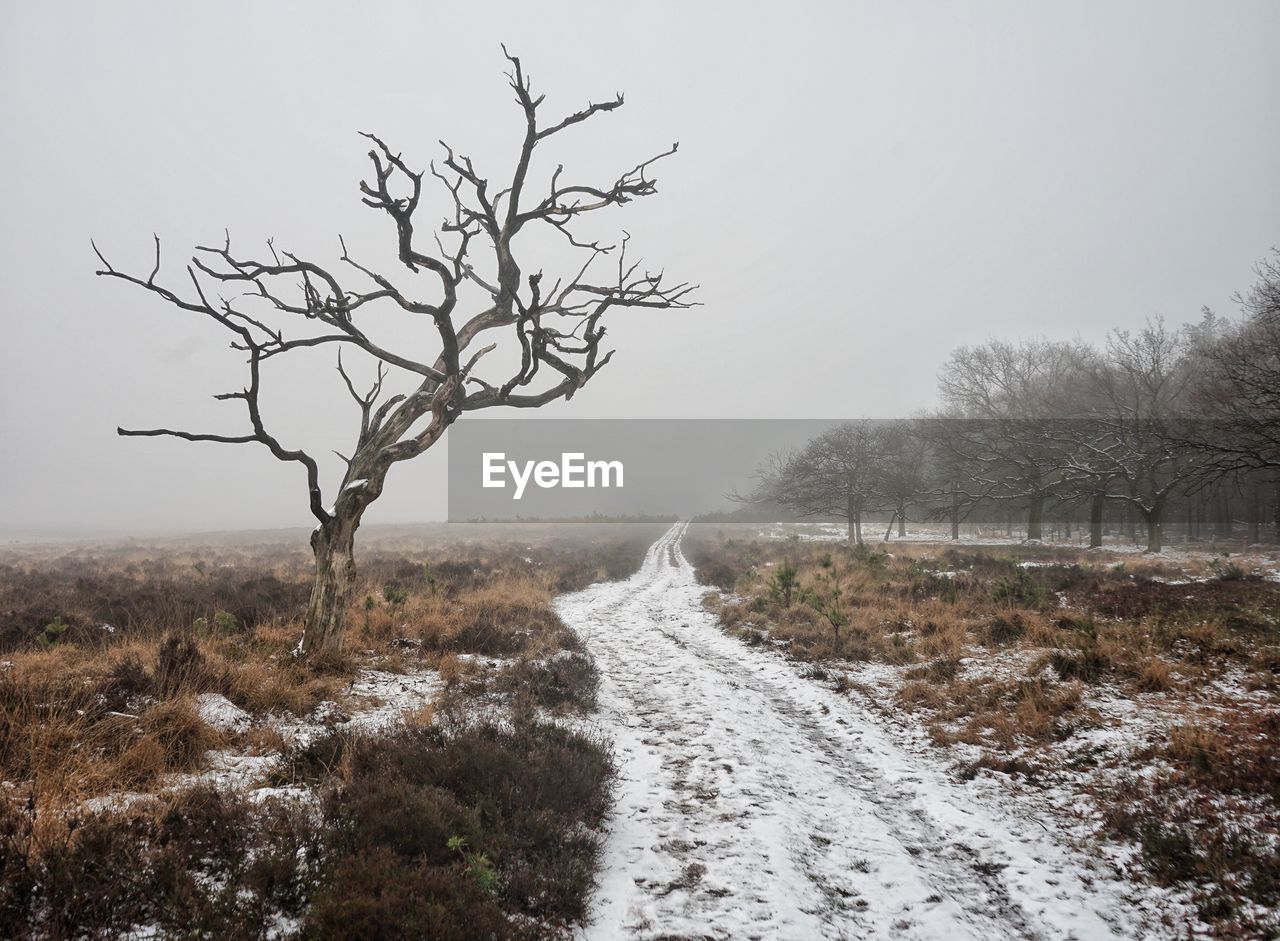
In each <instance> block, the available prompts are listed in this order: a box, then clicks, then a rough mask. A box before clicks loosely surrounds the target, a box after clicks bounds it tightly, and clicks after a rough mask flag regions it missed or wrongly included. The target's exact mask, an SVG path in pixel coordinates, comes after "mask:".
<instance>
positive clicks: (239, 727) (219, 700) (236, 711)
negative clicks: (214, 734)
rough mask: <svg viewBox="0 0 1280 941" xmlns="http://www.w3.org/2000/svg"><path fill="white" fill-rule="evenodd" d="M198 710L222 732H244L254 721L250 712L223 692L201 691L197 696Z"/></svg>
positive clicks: (204, 718) (206, 720) (202, 716)
mask: <svg viewBox="0 0 1280 941" xmlns="http://www.w3.org/2000/svg"><path fill="white" fill-rule="evenodd" d="M196 712H197V713H198V714H199V716H200V718H201V719H202V720H204V722H205V723H207V724H208V725H211V726H213V727H214V728H215V729H217V730H218V731H220V732H236V733H239V732H243V731H244V730H245V729H247V728H248V727H249V724H250V723H251V722H252V721H253V717H252V716H251V715H249V713H247V712H245V711H244V710H243V709H241V708H240V707H239V706H237V705H236V704H235V703H233V702H232V701H231V700H229V699H228V698H227V697H226V696H223V695H222V694H221V693H201V694H200V695H199V696H198V697H196Z"/></svg>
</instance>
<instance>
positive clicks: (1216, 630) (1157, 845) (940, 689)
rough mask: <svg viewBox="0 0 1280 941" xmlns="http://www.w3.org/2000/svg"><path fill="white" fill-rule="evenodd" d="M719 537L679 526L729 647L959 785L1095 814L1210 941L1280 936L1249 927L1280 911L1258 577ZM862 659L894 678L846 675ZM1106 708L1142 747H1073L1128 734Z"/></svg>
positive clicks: (1267, 590) (1042, 554)
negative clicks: (944, 769) (993, 787)
mask: <svg viewBox="0 0 1280 941" xmlns="http://www.w3.org/2000/svg"><path fill="white" fill-rule="evenodd" d="M716 529H717V527H714V526H708V527H694V529H693V532H692V534H691V537H690V539H689V540H688V542H687V543H686V547H685V551H686V554H687V555H688V556H689V557H690V559H691V560H692V561H693V562H694V564H695V566H696V567H697V570H698V573H699V577H700V579H701V580H702V581H703V582H704V583H705V584H707V585H708V586H714V587H716V588H718V589H720V590H721V591H723V592H732V595H728V594H720V593H718V592H716V593H711V594H709V595H708V597H706V598H705V599H704V605H705V606H706V607H708V608H709V609H711V610H714V611H716V612H717V614H718V616H719V618H720V621H721V623H722V625H723V626H724V628H725V629H726V630H727V631H729V632H731V633H733V634H735V635H737V636H739V637H741V638H742V639H743V640H744V641H746V642H748V643H753V644H766V643H772V644H775V645H778V646H779V647H780V648H781V649H784V650H785V652H786V653H787V654H788V655H789V656H791V657H794V658H797V659H800V660H805V661H812V662H814V664H815V666H814V667H813V668H812V670H811V671H810V673H811V675H812V676H813V677H814V678H817V679H821V680H823V681H831V680H832V677H834V678H835V679H834V684H835V688H836V689H837V690H839V691H841V692H846V691H851V692H854V693H855V694H857V693H859V692H861V693H862V694H867V693H869V694H870V697H871V700H872V701H873V702H885V701H892V702H894V703H895V705H896V707H897V708H899V709H902V710H904V711H907V712H910V713H912V714H913V715H914V716H916V717H917V718H918V719H919V721H921V722H922V723H923V724H924V726H925V727H926V729H927V730H928V731H929V733H930V735H931V737H932V739H933V740H934V741H935V742H937V743H938V744H940V745H944V746H951V745H954V746H957V747H958V754H960V755H962V756H966V757H964V758H963V759H962V764H961V771H962V773H964V774H966V775H968V774H975V773H978V772H979V771H981V770H983V769H987V770H990V771H996V772H1000V773H1003V774H1009V775H1017V776H1019V777H1020V778H1023V779H1026V780H1028V781H1052V782H1056V786H1067V787H1073V788H1077V789H1078V791H1079V793H1080V794H1081V795H1088V796H1090V797H1092V798H1093V799H1094V800H1096V801H1097V802H1098V803H1099V804H1100V805H1101V806H1102V807H1103V809H1104V811H1105V816H1106V824H1107V827H1108V831H1107V833H1108V834H1109V835H1112V836H1121V837H1124V838H1128V839H1132V840H1134V841H1136V842H1137V843H1138V845H1139V847H1140V849H1141V852H1142V859H1143V860H1144V863H1145V864H1146V866H1147V869H1148V872H1149V874H1150V875H1151V876H1152V878H1155V879H1157V880H1158V881H1162V882H1166V883H1167V884H1170V885H1182V886H1187V885H1190V886H1193V887H1194V892H1195V893H1197V899H1198V901H1199V902H1200V906H1201V914H1202V916H1203V917H1204V918H1205V919H1206V920H1207V921H1208V922H1210V923H1211V924H1213V925H1215V926H1216V929H1217V930H1218V931H1219V932H1220V933H1221V934H1222V936H1224V937H1231V936H1239V935H1241V934H1244V935H1252V934H1264V935H1265V934H1266V933H1267V932H1268V931H1276V930H1280V922H1276V920H1275V919H1272V920H1271V921H1270V922H1268V921H1267V919H1266V917H1260V916H1258V915H1257V913H1258V912H1259V911H1265V910H1268V909H1269V910H1271V911H1273V912H1274V911H1275V910H1276V906H1277V905H1280V865H1278V864H1276V863H1275V860H1274V851H1273V848H1274V845H1275V842H1274V841H1276V840H1277V839H1280V585H1278V584H1276V582H1274V581H1267V580H1264V579H1262V578H1259V577H1257V574H1256V573H1257V571H1258V570H1259V568H1260V562H1259V560H1252V561H1251V560H1250V559H1248V558H1237V557H1232V558H1230V559H1226V558H1220V559H1216V560H1215V559H1206V558H1203V557H1193V558H1189V559H1186V560H1182V559H1178V560H1168V559H1147V558H1135V557H1133V556H1120V555H1115V554H1109V553H1089V552H1085V551H1080V550H1072V549H1059V548H1052V547H1043V546H1009V547H983V548H976V547H974V548H957V547H952V546H946V545H920V544H894V545H891V546H889V547H888V548H889V550H890V551H891V552H892V555H888V554H886V553H884V552H882V551H874V550H863V551H859V552H855V551H852V550H850V549H848V548H847V547H845V546H843V545H838V544H833V543H814V542H800V541H798V540H756V539H734V538H731V537H727V536H724V535H721V534H719V533H717V532H716ZM1022 563H1030V564H1027V565H1024V564H1022ZM788 567H790V568H794V570H795V575H794V577H793V578H783V577H782V575H781V573H782V572H783V570H784V569H786V568H788ZM788 582H789V583H791V585H792V587H791V591H790V595H791V597H790V603H789V604H788V603H787V599H786V593H784V592H783V591H782V588H783V587H784V583H788ZM837 586H838V588H839V595H838V597H835V596H834V592H833V588H834V587H837ZM833 615H834V617H833ZM862 662H875V663H880V664H888V665H890V666H891V667H893V668H895V669H896V674H895V673H889V674H888V675H889V676H891V677H892V676H895V675H896V680H894V679H885V678H884V677H885V676H886V672H885V671H884V670H879V671H875V672H874V673H871V674H870V676H871V677H872V679H862V678H859V676H858V672H859V671H858V664H859V663H862ZM1219 684H1221V685H1219ZM1240 688H1243V690H1244V691H1247V693H1248V695H1244V694H1240V693H1237V692H1235V691H1236V690H1237V689H1240ZM1117 700H1129V702H1130V703H1131V708H1130V709H1129V710H1128V711H1126V712H1124V713H1122V715H1124V716H1126V717H1128V716H1138V717H1139V718H1140V719H1141V720H1142V722H1143V723H1144V724H1143V726H1142V729H1143V731H1142V733H1141V734H1137V733H1136V732H1135V734H1134V735H1133V738H1132V743H1133V744H1131V745H1128V746H1121V747H1119V748H1105V749H1103V750H1102V752H1101V753H1100V752H1099V750H1098V748H1096V747H1095V746H1094V745H1092V744H1090V742H1092V741H1095V740H1096V739H1090V738H1088V737H1087V735H1088V733H1089V732H1090V731H1091V730H1094V729H1101V728H1103V727H1106V728H1110V729H1113V730H1115V729H1123V725H1122V724H1121V721H1122V720H1119V719H1117V718H1115V715H1116V714H1115V713H1114V712H1109V711H1108V710H1107V709H1106V708H1104V707H1105V706H1107V704H1108V703H1114V702H1115V701H1117ZM1129 721H1130V719H1128V718H1125V719H1123V722H1125V723H1127V722H1129ZM1161 729H1163V730H1164V733H1163V740H1162V741H1157V742H1156V743H1155V744H1150V745H1147V744H1144V741H1145V740H1146V739H1148V738H1150V737H1151V736H1153V735H1154V736H1155V737H1156V738H1157V739H1159V738H1160V731H1159V730H1161ZM1080 742H1083V744H1081V745H1080V746H1079V748H1077V743H1080ZM1268 847H1270V848H1271V849H1268ZM1267 925H1270V927H1266V926H1267Z"/></svg>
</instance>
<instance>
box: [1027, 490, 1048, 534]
mask: <svg viewBox="0 0 1280 941" xmlns="http://www.w3.org/2000/svg"><path fill="white" fill-rule="evenodd" d="M1043 533H1044V496H1043V495H1041V494H1036V495H1035V496H1033V497H1032V498H1031V506H1030V507H1029V508H1028V509H1027V539H1028V540H1031V539H1035V540H1040V539H1042V538H1043Z"/></svg>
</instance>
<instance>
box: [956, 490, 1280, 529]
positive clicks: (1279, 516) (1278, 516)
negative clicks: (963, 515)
mask: <svg viewBox="0 0 1280 941" xmlns="http://www.w3.org/2000/svg"><path fill="white" fill-rule="evenodd" d="M1277 491H1280V487H1277ZM1276 529H1277V530H1280V512H1277V513H1276ZM959 538H960V494H959V493H957V492H956V491H955V490H952V491H951V539H952V540H953V541H954V540H957V539H959Z"/></svg>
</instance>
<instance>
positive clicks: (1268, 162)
mask: <svg viewBox="0 0 1280 941" xmlns="http://www.w3.org/2000/svg"><path fill="white" fill-rule="evenodd" d="M0 9H2V10H3V14H2V17H3V21H2V22H0V75H2V76H3V82H2V87H0V122H3V128H4V135H5V142H6V146H5V147H4V148H3V150H0V187H2V188H3V200H4V207H5V211H4V215H3V222H0V275H2V276H3V285H4V290H5V295H6V297H5V303H4V304H3V305H0V317H2V318H3V340H0V442H3V443H2V444H0V455H2V456H0V534H3V533H9V534H13V533H17V532H26V531H31V530H58V531H64V532H65V531H75V532H96V531H114V532H129V531H137V532H145V531H153V530H156V529H164V530H192V529H219V528H258V527H274V526H281V525H293V524H299V525H310V521H309V517H308V514H307V511H306V506H305V498H304V493H303V487H302V481H301V479H300V469H299V468H298V466H296V465H284V464H279V463H277V462H275V461H274V460H273V459H272V458H271V457H270V456H269V455H268V454H267V453H266V451H265V449H262V448H259V447H251V446H238V447H231V446H221V445H213V444H191V443H186V442H181V441H175V440H140V439H121V438H117V437H116V436H115V434H114V429H115V427H116V425H117V424H125V425H133V426H136V427H149V426H156V425H167V426H170V427H173V426H183V427H190V428H193V429H196V430H220V431H223V432H226V433H233V434H234V433H240V432H241V430H242V426H241V422H242V421H243V416H242V410H241V408H240V407H239V404H238V403H216V402H213V401H212V400H211V398H210V395H211V394H212V393H215V392H222V391H226V390H228V389H233V388H238V387H239V386H240V384H241V383H242V382H243V378H242V371H241V370H242V367H241V365H240V363H239V361H238V359H237V357H236V355H235V354H234V353H232V352H230V351H229V350H228V349H227V348H226V339H227V338H226V337H225V336H224V335H223V332H222V331H221V330H220V328H218V327H217V326H216V325H214V324H211V323H209V322H207V321H205V322H201V321H200V320H199V319H197V318H196V317H195V316H193V315H189V314H184V313H182V312H180V311H174V310H169V309H166V308H165V307H164V306H163V304H161V303H160V302H158V301H157V300H156V299H155V298H151V297H147V296H144V295H142V294H141V293H140V292H136V291H132V290H129V289H127V287H126V286H124V285H121V284H119V283H109V282H107V281H105V280H103V279H96V278H94V276H93V274H92V272H93V270H94V268H95V267H96V259H95V258H94V257H93V255H92V253H91V251H90V248H89V238H90V236H91V235H92V236H93V237H94V238H95V239H96V240H97V242H98V244H99V246H100V247H102V248H103V250H104V251H105V252H106V253H107V254H108V257H109V258H110V259H111V260H112V262H113V263H114V264H115V265H116V266H117V267H132V268H134V269H138V270H140V271H141V272H142V273H144V274H145V272H146V270H147V269H148V268H149V267H150V261H151V258H150V250H151V247H150V239H151V233H152V232H153V231H154V232H156V233H158V234H159V235H160V236H161V237H162V238H163V239H164V242H165V245H166V246H167V251H168V254H167V256H166V257H167V265H166V269H165V270H166V272H168V273H169V274H171V275H173V274H181V268H180V266H179V263H180V261H181V260H182V259H183V257H184V255H183V253H184V252H185V251H189V249H190V246H192V245H194V244H197V243H201V242H209V241H212V240H217V239H219V238H220V235H221V233H222V230H223V228H224V227H227V228H229V229H230V231H231V233H232V236H233V238H234V239H235V240H236V242H237V243H238V244H241V245H245V246H249V245H251V244H253V243H254V242H255V241H256V240H259V239H261V238H264V237H266V236H274V238H275V239H276V243H277V244H278V245H280V246H283V247H286V248H295V249H298V250H300V251H302V252H305V253H307V254H309V255H312V256H314V257H316V258H317V259H318V260H325V261H334V260H335V257H334V256H335V253H336V236H337V233H339V232H342V233H343V234H344V235H345V236H346V238H347V240H348V244H350V245H352V246H353V249H355V250H357V251H358V252H360V253H363V254H364V257H369V258H375V259H376V258H380V257H384V256H385V253H386V252H387V251H388V250H389V247H390V245H391V233H390V232H389V230H388V226H389V223H388V221H387V220H386V219H385V217H379V216H378V215H377V214H375V213H374V212H373V211H372V210H369V209H367V208H365V207H363V206H362V205H361V204H360V202H359V198H358V193H357V191H356V183H357V181H358V180H359V179H360V178H361V177H362V176H363V175H364V174H365V172H366V166H367V164H366V158H365V152H366V150H367V147H366V146H365V145H366V142H365V141H363V139H361V138H359V137H358V136H357V135H356V132H357V131H358V130H364V129H367V130H373V131H376V132H378V133H379V134H381V135H383V136H384V137H385V138H386V139H387V140H388V141H389V142H391V143H392V145H393V146H394V147H395V148H397V149H400V150H402V151H403V153H404V155H405V157H406V159H408V160H409V161H410V162H412V163H415V164H418V165H423V164H425V163H426V161H427V160H429V159H430V158H432V157H433V156H436V155H437V154H438V152H439V148H438V145H437V144H436V143H435V142H436V140H437V139H439V138H444V139H446V140H448V141H450V142H451V143H453V144H455V146H458V147H460V148H462V149H464V150H465V151H466V152H468V153H470V154H471V155H473V156H474V157H475V158H476V160H477V161H479V162H480V163H481V165H482V166H483V167H485V168H486V169H487V171H488V172H489V173H490V175H492V176H493V177H494V178H497V177H498V176H500V175H501V174H503V173H506V172H509V167H510V166H511V164H512V162H513V159H514V151H513V144H514V143H515V142H516V141H517V140H518V134H519V132H520V130H521V128H520V120H521V119H520V115H519V113H518V111H517V109H516V107H515V105H514V104H513V102H512V96H511V93H510V90H509V89H508V88H507V87H506V84H505V79H504V78H503V71H504V69H505V62H504V61H503V59H502V56H501V51H500V49H499V43H500V42H506V43H507V44H508V46H509V47H510V48H511V50H512V51H513V52H515V53H517V54H518V55H520V56H521V57H522V58H523V60H524V63H525V65H526V68H527V70H528V71H529V72H530V73H531V75H532V77H533V81H534V83H535V89H536V90H537V91H541V92H545V93H546V94H547V105H546V108H547V109H548V111H550V112H556V111H561V110H563V111H564V112H565V113H568V112H570V111H573V110H576V109H577V108H579V107H581V106H582V105H583V104H584V103H585V102H586V100H587V99H588V98H589V97H590V98H594V99H596V100H599V99H600V98H603V97H606V96H608V95H610V94H612V93H613V92H614V91H616V90H622V91H624V92H625V93H626V96H627V104H626V107H624V108H623V109H622V110H620V111H618V112H616V113H613V114H609V115H605V116H603V117H601V118H599V119H598V123H596V124H595V125H594V126H591V125H588V126H586V127H583V128H579V129H577V130H576V131H575V133H573V134H572V135H568V134H566V135H565V137H564V139H563V142H562V143H561V144H560V147H561V149H560V150H559V151H558V153H557V154H556V155H555V159H558V160H561V161H563V162H564V163H565V164H566V165H567V168H568V169H571V170H575V171H581V172H583V173H586V174H588V175H589V174H591V173H592V172H605V171H612V170H615V169H618V168H622V167H625V166H629V165H630V164H631V163H634V162H635V161H636V160H638V159H640V158H642V157H644V156H648V155H649V154H650V153H653V152H656V151H659V150H661V149H663V148H664V147H665V146H666V145H668V144H669V143H670V142H671V141H673V140H679V141H680V145H681V146H680V152H679V154H678V155H677V156H676V157H675V158H674V159H671V160H669V161H667V162H665V163H664V164H663V165H661V166H660V169H659V170H658V172H657V174H656V175H657V177H658V179H659V189H660V195H659V196H658V197H656V198H654V199H652V200H644V201H642V203H639V204H635V205H633V206H630V207H627V208H625V209H624V210H622V211H620V212H617V213H616V214H615V215H613V216H611V217H610V218H609V219H608V220H606V222H607V223H608V225H609V227H610V228H613V227H615V226H625V227H626V228H627V229H628V230H629V231H630V232H632V234H633V236H634V241H633V244H634V245H635V246H636V247H637V248H638V249H639V250H640V251H641V252H642V253H643V254H644V256H645V257H646V259H648V260H650V261H651V262H653V263H654V264H661V265H665V267H666V269H667V271H668V272H669V273H670V274H672V275H675V276H677V277H678V278H682V279H683V278H688V279H690V280H694V281H698V282H700V283H701V284H702V286H703V287H702V292H701V299H702V301H703V303H704V305H705V306H703V307H701V308H698V309H696V310H694V311H689V312H658V313H652V314H649V313H645V314H633V313H626V314H624V315H623V316H620V317H618V318H617V319H616V322H615V323H614V324H613V326H612V329H611V331H610V336H611V339H612V341H613V345H614V346H616V347H617V349H618V351H619V352H618V354H617V356H615V358H614V361H613V363H611V365H610V366H609V367H608V368H607V369H606V370H604V371H602V372H601V373H600V375H599V376H598V377H597V378H596V379H595V380H594V381H593V382H592V384H591V385H590V386H589V387H588V388H587V389H586V390H584V392H583V393H582V394H581V395H580V396H578V397H576V398H575V399H574V400H573V402H571V403H569V404H567V405H559V406H556V407H555V408H553V409H550V410H549V414H553V415H554V416H556V417H573V416H583V417H675V416H692V417H758V418H779V417H789V416H796V417H824V416H839V417H846V416H861V415H868V416H876V417H886V416H893V415H900V414H906V413H908V412H911V411H913V410H915V409H918V408H921V407H924V406H927V405H929V404H931V402H932V401H933V394H934V375H935V372H936V370H937V367H938V365H939V363H940V362H941V361H942V360H943V359H944V358H945V356H946V355H947V353H948V352H949V351H950V350H951V349H952V348H954V347H955V346H957V345H959V344H962V343H974V342H980V341H982V340H984V339H987V338H989V337H1009V338H1012V337H1018V336H1031V335H1039V334H1044V335H1049V336H1054V337H1070V336H1073V335H1077V334H1078V335H1080V336H1083V337H1085V338H1087V339H1096V338H1100V337H1101V336H1102V335H1103V334H1104V333H1105V332H1106V331H1107V330H1108V329H1110V328H1111V327H1114V326H1134V325H1137V324H1139V323H1141V321H1142V320H1143V319H1144V318H1145V317H1147V316H1148V315H1149V314H1152V313H1155V312H1161V313H1163V314H1165V315H1166V316H1167V317H1169V318H1170V319H1173V320H1177V321H1180V320H1188V319H1193V318H1195V316H1196V314H1197V311H1198V309H1199V307H1200V306H1201V305H1204V304H1208V305H1210V306H1212V307H1214V308H1216V309H1218V310H1220V311H1224V312H1225V311H1230V310H1231V309H1232V306H1231V304H1230V301H1229V298H1230V295H1231V294H1232V292H1234V291H1236V290H1238V289H1242V288H1245V287H1247V286H1248V284H1249V283H1250V281H1251V266H1252V264H1253V262H1254V261H1255V260H1256V259H1258V258H1259V257H1261V256H1262V255H1264V254H1265V253H1266V252H1267V251H1268V249H1269V248H1270V246H1272V245H1273V244H1276V243H1278V242H1280V231H1278V230H1280V174H1277V173H1276V167H1278V166H1280V92H1278V90H1280V60H1278V59H1277V58H1276V56H1275V48H1276V44H1277V39H1278V38H1280V4H1277V3H1275V2H1271V0H1262V2H1243V0H1233V2H1229V3H1208V2H1205V3H1170V2H1167V0H1159V2H1142V3H1139V2H1125V3H1108V4H1102V3H1087V4H1062V3H1052V4H1050V3H1024V2H1009V3H976V4H975V3H970V4H959V3H940V2H939V3H894V4H887V3H875V4H871V3H867V4H862V3H847V2H841V3H834V2H832V3H803V2H801V3H787V4H778V3H696V4H695V3H688V2H685V3H665V2H649V3H643V4H641V3H607V4H606V3H598V2H597V3H579V4H567V3H541V2H540V3H536V4H533V3H486V4H468V3H451V4H439V3H424V2H418V3H392V2H385V3H379V4H376V5H359V8H357V5H355V4H336V3H335V4H317V3H307V4H302V3H298V4H261V3H252V4H249V3H244V4H241V3H228V2H222V3H217V4H201V5H190V4H171V3H158V2H157V3H145V4H144V3H129V2H124V3H112V4H97V3H88V2H85V3H75V4H72V3H59V2H41V3H35V2H29V3H18V2H13V0H4V3H3V5H2V7H0ZM443 208H444V207H443V205H442V206H441V209H440V210H439V211H438V212H436V211H432V212H430V213H428V214H427V215H426V218H434V217H436V216H438V215H441V214H442V213H443ZM526 267H527V266H526ZM380 316H387V317H390V316H391V315H390V314H386V315H380ZM387 329H388V330H390V331H392V334H391V335H393V336H404V337H405V339H406V341H412V342H420V338H422V337H424V336H425V335H423V334H421V333H414V332H412V328H409V327H405V328H403V329H404V331H405V332H404V333H403V334H400V333H396V332H395V331H397V330H400V329H402V328H400V327H397V326H394V325H391V326H388V327H387ZM328 356H329V354H328V353H326V354H325V355H324V357H323V358H321V359H317V360H312V361H310V362H304V363H303V364H301V365H300V366H299V367H297V368H292V367H291V368H288V369H284V370H282V371H279V372H275V373H273V374H270V375H268V377H267V382H268V388H267V391H266V392H265V393H264V403H263V406H264V410H265V411H266V412H267V418H268V421H269V422H270V424H271V426H272V427H273V429H275V430H276V431H277V433H278V435H279V436H280V437H281V438H282V440H284V441H285V443H286V445H289V446H295V445H299V446H307V447H309V448H312V449H314V450H315V451H316V452H317V453H323V452H324V451H325V449H326V448H328V447H339V446H341V445H342V443H344V442H346V441H347V440H348V439H349V438H351V437H352V436H353V434H354V426H353V421H354V420H355V415H354V411H353V406H352V405H351V403H350V402H349V401H348V400H346V399H345V398H344V393H342V391H341V388H340V387H339V386H337V385H336V382H337V379H336V376H334V375H333V374H332V369H331V363H330V362H329V359H328ZM424 358H429V356H426V355H425V354H424ZM317 387H319V388H321V389H322V391H321V392H319V393H315V392H314V391H313V390H314V389H316V388H317ZM464 420H471V419H464ZM444 463H445V462H444V455H443V453H440V454H428V455H426V456H424V457H423V458H421V459H420V460H419V461H418V462H416V464H417V466H415V467H413V468H412V469H411V468H409V467H406V466H402V467H399V468H397V469H396V470H395V471H393V472H392V476H391V478H390V481H389V484H388V494H387V496H386V497H384V498H383V500H382V501H380V502H379V503H377V504H375V506H374V507H373V509H372V510H371V511H370V513H369V514H368V516H367V517H366V519H367V520H368V521H372V522H389V521H416V520H425V519H435V518H441V517H443V515H444V512H445V500H444V495H443V493H442V492H441V488H442V487H443V469H444ZM330 471H331V473H329V475H328V479H329V480H330V481H332V480H333V479H334V476H335V472H336V467H334V466H331V467H330Z"/></svg>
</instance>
